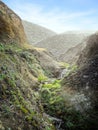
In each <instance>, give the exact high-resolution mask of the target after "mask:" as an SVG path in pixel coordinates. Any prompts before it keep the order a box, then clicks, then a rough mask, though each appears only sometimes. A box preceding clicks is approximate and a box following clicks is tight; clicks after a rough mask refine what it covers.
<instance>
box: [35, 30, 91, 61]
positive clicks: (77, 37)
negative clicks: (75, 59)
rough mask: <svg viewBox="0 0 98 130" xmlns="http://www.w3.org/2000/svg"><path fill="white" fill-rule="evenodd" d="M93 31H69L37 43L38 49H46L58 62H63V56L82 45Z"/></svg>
mask: <svg viewBox="0 0 98 130" xmlns="http://www.w3.org/2000/svg"><path fill="white" fill-rule="evenodd" d="M92 33H93V32H92V31H90V32H89V31H87V32H78V31H73V32H71V31H69V32H66V33H63V34H59V35H55V36H53V37H50V38H47V39H46V40H42V41H41V42H39V43H37V44H36V45H35V46H36V47H41V48H46V49H47V50H48V51H49V52H51V53H52V54H53V56H54V57H55V58H56V59H57V60H61V55H63V54H65V53H66V52H67V51H68V49H70V48H72V47H75V46H76V45H78V44H79V43H81V42H82V41H83V40H84V39H85V38H86V37H87V36H89V35H90V34H92Z"/></svg>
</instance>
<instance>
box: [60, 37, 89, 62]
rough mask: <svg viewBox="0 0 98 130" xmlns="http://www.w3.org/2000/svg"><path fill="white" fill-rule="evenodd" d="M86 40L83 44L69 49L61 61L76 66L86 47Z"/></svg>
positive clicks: (61, 57)
mask: <svg viewBox="0 0 98 130" xmlns="http://www.w3.org/2000/svg"><path fill="white" fill-rule="evenodd" d="M86 39H87V38H86ZM86 39H85V40H86ZM85 40H84V41H83V43H79V44H78V45H76V46H74V47H71V48H70V49H68V50H67V51H66V52H65V53H64V54H62V55H61V56H60V60H61V61H63V62H66V63H69V64H76V62H77V60H78V59H79V56H80V54H81V52H82V50H83V49H84V48H85V46H86V42H85Z"/></svg>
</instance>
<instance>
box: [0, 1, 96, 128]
mask: <svg viewBox="0 0 98 130" xmlns="http://www.w3.org/2000/svg"><path fill="white" fill-rule="evenodd" d="M0 11H1V12H2V11H4V14H3V15H0V22H1V23H2V24H3V25H6V26H3V27H4V30H3V28H2V24H0V28H1V30H0V31H1V32H0V40H1V42H0V130H92V129H96V130H97V128H98V124H97V118H98V116H97V114H98V110H97V107H98V106H97V93H96V92H97V91H96V90H97V78H98V77H97V73H96V72H97V47H96V53H91V55H89V58H88V57H87V55H85V56H86V57H87V58H86V61H87V63H85V64H83V66H80V65H78V67H76V66H68V65H65V64H64V65H62V66H61V64H60V63H58V62H57V61H55V60H54V59H53V58H52V57H51V55H50V54H49V53H48V52H47V51H46V50H45V49H40V48H34V47H32V45H29V44H28V42H27V40H26V37H25V33H24V30H23V27H22V23H21V19H20V18H19V17H18V16H17V15H16V14H15V13H14V12H13V11H11V10H10V9H9V8H8V7H7V6H6V5H5V4H4V3H2V2H1V1H0ZM1 14H2V13H1ZM13 14H14V20H16V21H15V22H16V23H15V22H13V19H12V16H13ZM2 19H3V22H2ZM17 21H19V23H18V22H17ZM10 23H11V24H10ZM9 28H10V29H9ZM20 29H21V30H20ZM4 34H7V35H4ZM8 36H9V37H8ZM94 39H95V36H94ZM88 41H89V40H88ZM92 43H94V44H92V46H91V47H89V45H88V44H87V48H88V51H87V52H90V51H91V50H94V51H95V49H93V47H94V46H93V45H96V46H97V35H96V40H95V41H94V40H92ZM94 48H95V47H94ZM89 50H90V51H89ZM83 51H84V52H85V49H84V50H83ZM91 52H92V51H91ZM85 53H86V52H85ZM85 53H83V54H85ZM83 54H82V53H81V55H80V57H82V58H81V60H82V59H84V55H83ZM79 63H80V61H79ZM83 63H84V62H83ZM64 67H65V70H66V69H69V68H70V69H69V70H68V71H67V72H66V73H64V76H65V78H64V79H63V81H62V79H61V77H60V74H61V72H62V69H64ZM85 73H86V74H87V75H86V74H85ZM86 78H88V80H84V79H86ZM74 79H75V80H74ZM91 79H94V80H93V81H94V82H91ZM86 81H88V82H86ZM89 81H90V82H89ZM77 83H78V84H77ZM86 83H88V84H86ZM86 85H89V88H87V91H84V90H85V89H86V87H88V86H86ZM95 85H96V86H95ZM94 87H95V88H94ZM78 88H81V89H78ZM82 88H85V89H84V90H83V89H82ZM91 88H92V89H91ZM90 89H91V90H93V91H90ZM92 92H93V93H92ZM89 94H90V95H89ZM92 117H94V118H92Z"/></svg>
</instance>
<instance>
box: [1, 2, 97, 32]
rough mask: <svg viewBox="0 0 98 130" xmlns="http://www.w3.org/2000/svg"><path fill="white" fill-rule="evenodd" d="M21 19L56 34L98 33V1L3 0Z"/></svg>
mask: <svg viewBox="0 0 98 130" xmlns="http://www.w3.org/2000/svg"><path fill="white" fill-rule="evenodd" d="M2 1H3V2H4V3H5V4H7V5H8V6H9V7H10V8H11V9H12V10H13V11H14V12H15V13H16V14H18V15H19V16H20V17H21V19H23V20H26V21H29V22H32V23H34V24H37V25H40V26H43V27H45V28H47V29H50V30H52V31H54V32H56V33H63V32H67V31H83V30H87V31H89V30H92V31H93V30H94V31H97V26H98V23H97V21H98V5H97V0H86V1H85V0H82V1H80V0H62V2H60V1H59V0H47V1H44V0H36V1H34V0H27V1H26V0H21V1H20V0H17V1H13V2H11V0H2Z"/></svg>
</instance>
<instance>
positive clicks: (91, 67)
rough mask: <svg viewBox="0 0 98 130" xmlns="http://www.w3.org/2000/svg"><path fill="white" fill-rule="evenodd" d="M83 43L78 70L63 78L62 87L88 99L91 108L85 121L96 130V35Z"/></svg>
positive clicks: (97, 118) (97, 62)
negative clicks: (76, 91) (71, 89)
mask: <svg viewBox="0 0 98 130" xmlns="http://www.w3.org/2000/svg"><path fill="white" fill-rule="evenodd" d="M85 43H86V47H85V48H84V49H83V51H82V52H81V54H80V56H79V59H78V62H77V63H78V68H79V69H77V71H76V72H75V73H70V74H69V76H67V77H65V78H64V80H63V85H64V86H65V87H71V88H73V89H74V90H78V92H79V93H82V94H84V95H85V96H86V97H88V98H89V101H90V104H91V106H92V107H91V110H90V112H89V116H88V120H87V121H88V123H89V127H90V129H98V124H97V122H96V120H98V34H97V33H96V34H94V35H92V36H90V37H89V38H88V39H87V40H86V41H85ZM90 104H88V106H89V105H90Z"/></svg>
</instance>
